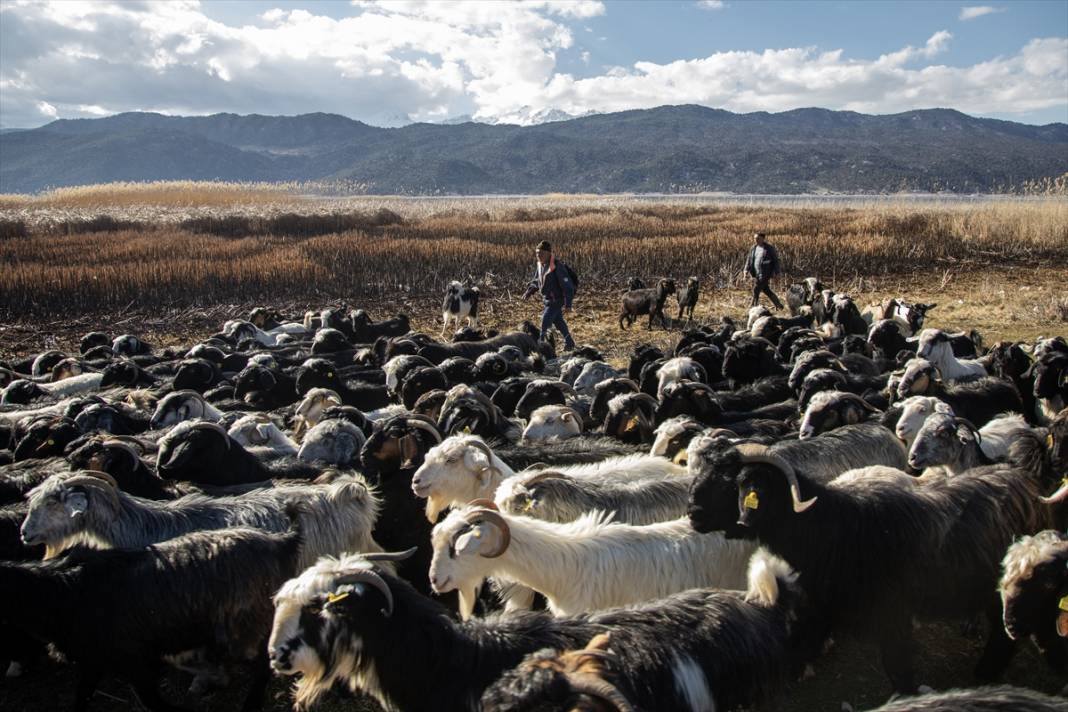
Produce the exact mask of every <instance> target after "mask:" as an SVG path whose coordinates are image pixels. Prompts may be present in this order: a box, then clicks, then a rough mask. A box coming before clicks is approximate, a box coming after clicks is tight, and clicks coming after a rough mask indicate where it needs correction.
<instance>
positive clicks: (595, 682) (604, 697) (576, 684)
mask: <svg viewBox="0 0 1068 712" xmlns="http://www.w3.org/2000/svg"><path fill="white" fill-rule="evenodd" d="M564 677H565V678H567V681H568V683H569V684H570V685H571V689H572V690H573V691H575V692H577V693H579V694H582V695H589V696H590V697H594V698H596V699H598V700H600V701H601V702H605V703H607V704H609V705H611V706H612V707H614V708H615V709H616V710H617V712H634V707H633V706H631V704H630V702H628V701H627V698H626V697H624V696H623V693H622V692H620V691H619V689H618V688H616V686H615V685H613V684H611V683H610V682H607V681H605V680H602V679H601V678H600V677H598V676H597V675H592V674H590V673H583V672H565V673H564Z"/></svg>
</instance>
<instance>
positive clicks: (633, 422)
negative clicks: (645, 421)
mask: <svg viewBox="0 0 1068 712" xmlns="http://www.w3.org/2000/svg"><path fill="white" fill-rule="evenodd" d="M636 427H638V416H636V415H635V416H634V417H633V418H631V419H630V420H628V421H627V428H626V429H627V431H631V430H634V429H635V428H636Z"/></svg>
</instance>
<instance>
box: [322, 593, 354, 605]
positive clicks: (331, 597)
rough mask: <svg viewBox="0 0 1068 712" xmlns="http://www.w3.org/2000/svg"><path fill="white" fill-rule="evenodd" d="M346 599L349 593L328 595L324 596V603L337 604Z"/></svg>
mask: <svg viewBox="0 0 1068 712" xmlns="http://www.w3.org/2000/svg"><path fill="white" fill-rule="evenodd" d="M348 597H349V592H348V591H345V592H343V593H328V594H326V602H327V603H328V604H329V603H337V602H338V601H344V600H345V599H346V598H348Z"/></svg>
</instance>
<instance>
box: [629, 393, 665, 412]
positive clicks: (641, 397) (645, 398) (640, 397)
mask: <svg viewBox="0 0 1068 712" xmlns="http://www.w3.org/2000/svg"><path fill="white" fill-rule="evenodd" d="M634 400H636V401H638V402H639V403H648V404H649V405H650V406H652V407H653V409H654V410H655V409H656V407H657V406H659V405H660V404H659V403H658V402H657V400H656V398H653V397H652V396H651V395H649V394H648V393H636V394H634Z"/></svg>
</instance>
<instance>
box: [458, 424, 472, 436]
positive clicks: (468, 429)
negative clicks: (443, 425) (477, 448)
mask: <svg viewBox="0 0 1068 712" xmlns="http://www.w3.org/2000/svg"><path fill="white" fill-rule="evenodd" d="M460 432H461V433H463V434H464V435H470V434H471V426H470V425H465V426H464V429H463V430H461V431H460Z"/></svg>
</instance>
